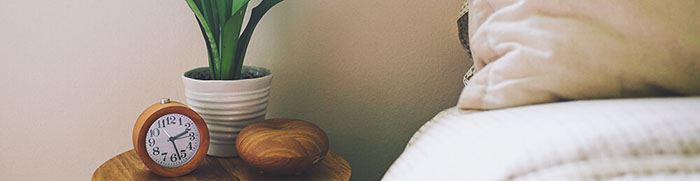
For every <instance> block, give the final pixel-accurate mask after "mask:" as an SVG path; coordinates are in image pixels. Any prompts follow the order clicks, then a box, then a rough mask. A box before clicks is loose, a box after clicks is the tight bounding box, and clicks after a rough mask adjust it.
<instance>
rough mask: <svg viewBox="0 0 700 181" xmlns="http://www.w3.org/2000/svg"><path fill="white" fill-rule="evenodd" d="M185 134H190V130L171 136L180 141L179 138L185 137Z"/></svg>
mask: <svg viewBox="0 0 700 181" xmlns="http://www.w3.org/2000/svg"><path fill="white" fill-rule="evenodd" d="M187 132H190V129H189V128H187V129H185V131H183V132H182V133H180V134H177V135H175V136H173V138H175V139H176V140H178V139H180V136H182V135H185V134H186V133H187Z"/></svg>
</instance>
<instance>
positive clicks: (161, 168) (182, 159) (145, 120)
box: [132, 98, 209, 177]
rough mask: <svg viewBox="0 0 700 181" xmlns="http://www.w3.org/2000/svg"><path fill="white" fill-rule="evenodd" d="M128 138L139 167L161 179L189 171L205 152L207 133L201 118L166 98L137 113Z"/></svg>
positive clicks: (207, 141) (196, 165) (195, 165)
mask: <svg viewBox="0 0 700 181" xmlns="http://www.w3.org/2000/svg"><path fill="white" fill-rule="evenodd" d="M132 139H133V144H134V150H135V151H136V154H137V155H138V157H139V158H140V159H141V161H142V162H143V164H144V165H146V167H148V169H150V170H151V171H152V172H153V173H155V174H158V175H161V176H165V177H177V176H182V175H185V174H188V173H190V172H192V170H194V169H196V168H197V167H198V166H199V164H200V163H201V162H202V160H203V159H204V158H205V157H206V154H207V150H208V149H209V131H208V129H207V125H206V124H205V123H204V119H202V117H201V116H199V114H197V113H196V112H194V111H193V110H192V109H190V108H188V107H187V106H185V105H184V104H182V103H179V102H176V101H170V99H167V98H164V99H161V101H160V102H159V103H156V104H153V105H151V106H150V107H148V108H147V109H146V110H144V111H143V113H141V115H140V116H139V117H138V119H137V120H136V125H134V131H133V136H132Z"/></svg>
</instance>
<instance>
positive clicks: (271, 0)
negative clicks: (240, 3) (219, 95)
mask: <svg viewBox="0 0 700 181" xmlns="http://www.w3.org/2000/svg"><path fill="white" fill-rule="evenodd" d="M280 2H282V0H263V1H262V2H260V5H258V6H257V7H255V8H253V10H252V12H251V14H250V20H249V21H248V25H247V26H246V27H245V30H243V34H241V37H240V39H239V40H238V47H236V65H235V67H234V70H233V71H235V72H238V74H237V75H236V76H235V77H234V79H240V78H241V77H240V72H241V69H243V60H244V59H245V54H246V52H247V51H248V44H249V43H250V38H251V37H252V36H253V31H254V30H255V27H256V26H257V25H258V23H259V22H260V20H261V19H262V17H263V16H264V15H265V13H267V11H269V10H270V9H272V7H274V6H275V5H277V4H278V3H280Z"/></svg>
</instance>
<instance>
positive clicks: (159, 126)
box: [158, 119, 166, 128]
mask: <svg viewBox="0 0 700 181" xmlns="http://www.w3.org/2000/svg"><path fill="white" fill-rule="evenodd" d="M165 123H166V121H165V119H161V120H160V121H158V128H165Z"/></svg>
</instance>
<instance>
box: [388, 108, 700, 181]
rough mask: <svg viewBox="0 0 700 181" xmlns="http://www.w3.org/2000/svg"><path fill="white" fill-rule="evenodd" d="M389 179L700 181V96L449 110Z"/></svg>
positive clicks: (427, 126)
mask: <svg viewBox="0 0 700 181" xmlns="http://www.w3.org/2000/svg"><path fill="white" fill-rule="evenodd" d="M383 180H388V181H391V180H401V181H404V180H441V181H442V180H700V97H693V98H653V99H618V100H597V101H575V102H566V103H554V104H544V105H535V106H526V107H520V108H512V109H504V110H496V111H486V112H472V113H469V112H463V111H459V110H458V109H455V108H452V109H448V110H446V111H444V112H442V113H440V114H439V115H438V116H436V117H435V118H434V119H433V120H432V121H430V122H428V123H426V124H425V125H424V126H423V128H421V129H420V130H419V131H418V132H417V133H416V134H415V135H414V137H413V139H412V140H411V141H410V143H409V145H408V146H407V148H406V150H405V151H404V153H403V154H402V155H401V156H400V157H399V158H398V160H396V161H395V163H394V164H393V165H392V166H391V168H390V169H389V171H388V172H387V173H386V175H385V176H384V179H383Z"/></svg>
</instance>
